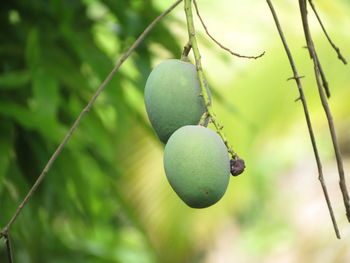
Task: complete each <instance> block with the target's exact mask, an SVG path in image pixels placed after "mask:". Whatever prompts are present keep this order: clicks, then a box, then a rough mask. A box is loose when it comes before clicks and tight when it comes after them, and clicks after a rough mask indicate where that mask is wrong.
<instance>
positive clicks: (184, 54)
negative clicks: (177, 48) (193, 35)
mask: <svg viewBox="0 0 350 263" xmlns="http://www.w3.org/2000/svg"><path fill="white" fill-rule="evenodd" d="M191 48H192V45H191V42H190V41H188V43H187V44H186V45H185V46H184V49H183V51H182V54H181V60H188V54H189V53H190V51H191Z"/></svg>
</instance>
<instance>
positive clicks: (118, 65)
mask: <svg viewBox="0 0 350 263" xmlns="http://www.w3.org/2000/svg"><path fill="white" fill-rule="evenodd" d="M181 2H182V0H177V1H176V2H175V3H174V4H173V5H171V6H170V7H169V8H168V9H167V10H165V11H164V12H163V13H162V14H160V15H159V16H158V17H157V18H156V19H155V20H153V22H152V23H151V24H149V25H148V26H147V27H146V29H145V31H143V32H142V34H141V35H140V36H139V37H138V38H137V40H136V41H135V42H134V44H132V46H131V47H130V48H129V49H128V50H127V52H126V53H125V54H124V55H123V56H122V57H121V58H120V59H119V61H118V62H117V64H116V65H115V66H114V68H113V69H112V71H111V72H110V73H109V74H108V76H107V77H106V79H105V80H104V81H103V82H102V84H101V85H100V86H99V88H98V89H97V91H96V92H95V94H94V95H93V97H92V98H91V100H90V101H89V103H88V104H87V105H86V107H85V108H84V109H83V110H82V111H81V113H80V115H79V116H78V118H77V119H76V120H75V122H74V123H73V125H72V127H71V128H70V129H69V131H68V133H67V134H66V136H65V137H64V139H63V140H62V142H61V143H60V145H59V146H58V147H57V149H56V151H55V152H54V153H53V155H52V156H51V158H50V159H49V161H48V162H47V164H46V165H45V168H44V170H43V171H42V172H41V174H40V175H39V177H38V179H37V180H36V181H35V183H34V185H33V186H32V188H31V189H30V190H29V192H28V193H27V195H26V196H25V198H24V199H23V201H22V202H21V203H20V205H19V207H18V208H17V210H16V212H15V214H14V215H13V217H12V218H11V220H10V221H9V222H8V224H7V225H6V226H5V228H4V229H3V230H2V231H1V233H0V238H1V237H6V236H7V233H8V231H9V229H10V227H11V226H12V224H13V223H14V222H15V221H16V219H17V217H18V216H19V214H20V213H21V212H22V210H23V208H24V206H25V205H26V204H27V202H28V201H29V199H30V198H31V197H32V195H33V194H34V192H35V191H36V189H37V188H38V186H39V185H40V183H41V182H42V181H43V180H44V178H45V176H46V175H47V173H48V172H49V170H50V168H51V166H52V165H53V163H54V162H55V160H56V159H57V157H58V156H59V154H60V153H61V152H62V150H63V148H64V147H65V145H66V144H67V142H68V140H69V139H70V138H71V137H72V135H73V133H74V131H75V130H76V129H77V127H78V126H79V124H80V122H81V120H82V119H83V118H84V116H85V115H86V114H87V113H88V112H89V111H90V109H91V107H92V105H93V104H94V102H95V101H96V99H97V98H98V96H99V95H100V94H101V93H102V92H103V91H104V89H105V88H106V87H107V85H108V83H109V82H110V81H111V80H112V78H113V76H114V75H115V74H116V73H117V72H118V70H119V68H120V67H121V65H122V64H123V63H124V61H125V60H126V59H127V58H128V57H129V56H130V55H131V54H132V52H133V51H134V50H135V49H136V48H137V47H138V46H139V44H140V43H141V42H142V41H143V39H144V38H145V37H146V35H147V34H148V33H149V32H150V31H151V30H152V29H153V27H154V26H155V25H156V24H157V23H158V22H159V21H160V20H161V19H162V18H163V17H164V16H166V15H167V14H169V13H170V12H171V11H172V10H173V9H174V8H175V7H176V6H177V5H179V4H180V3H181Z"/></svg>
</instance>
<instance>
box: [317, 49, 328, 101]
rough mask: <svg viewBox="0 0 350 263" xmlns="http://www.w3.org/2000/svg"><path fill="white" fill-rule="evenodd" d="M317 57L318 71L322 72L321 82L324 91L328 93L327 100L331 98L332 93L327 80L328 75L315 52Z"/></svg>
mask: <svg viewBox="0 0 350 263" xmlns="http://www.w3.org/2000/svg"><path fill="white" fill-rule="evenodd" d="M315 56H316V62H317V66H318V70H319V72H320V76H321V80H322V86H323V88H324V91H325V92H326V95H327V98H330V97H331V92H330V90H329V85H328V81H327V79H326V74H324V71H323V68H322V65H321V62H320V60H319V58H318V56H317V53H316V52H315Z"/></svg>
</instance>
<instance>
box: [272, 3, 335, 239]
mask: <svg viewBox="0 0 350 263" xmlns="http://www.w3.org/2000/svg"><path fill="white" fill-rule="evenodd" d="M266 1H267V4H268V5H269V7H270V10H271V13H272V16H273V19H274V21H275V24H276V27H277V30H278V33H279V35H280V37H281V40H282V43H283V47H284V49H285V51H286V53H287V56H288V59H289V63H290V66H291V68H292V70H293V75H294V76H293V77H292V78H290V79H294V80H295V82H296V84H297V87H298V91H299V95H300V97H299V98H298V100H301V103H302V105H303V109H304V114H305V119H306V124H307V128H308V130H309V135H310V140H311V143H312V148H313V151H314V155H315V159H316V164H317V169H318V179H319V181H320V183H321V186H322V190H323V194H324V197H325V199H326V203H327V206H328V211H329V214H330V216H331V219H332V223H333V228H334V231H335V234H336V236H337V238H339V239H340V233H339V229H338V225H337V221H336V219H335V216H334V212H333V208H332V204H331V201H330V199H329V195H328V191H327V186H326V184H325V181H324V178H323V170H322V163H321V159H320V155H319V152H318V149H317V143H316V139H315V135H314V131H313V128H312V124H311V119H310V114H309V110H308V106H307V102H306V98H305V95H304V91H303V87H302V84H301V80H300V79H301V78H302V77H303V76H299V74H298V71H297V68H296V65H295V63H294V59H293V57H292V53H291V51H290V49H289V47H288V44H287V40H286V38H285V36H284V33H283V30H282V27H281V25H280V22H279V20H278V17H277V14H276V12H275V9H274V7H273V5H272V2H271V1H270V0H266ZM288 80H289V79H288Z"/></svg>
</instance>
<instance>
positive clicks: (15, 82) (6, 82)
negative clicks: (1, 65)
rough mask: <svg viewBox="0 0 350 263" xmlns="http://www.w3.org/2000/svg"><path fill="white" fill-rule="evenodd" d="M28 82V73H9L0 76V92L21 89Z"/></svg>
mask: <svg viewBox="0 0 350 263" xmlns="http://www.w3.org/2000/svg"><path fill="white" fill-rule="evenodd" d="M29 81H30V73H29V72H28V71H10V72H6V73H4V74H1V75H0V90H4V89H15V88H23V87H24V85H25V84H28V83H29Z"/></svg>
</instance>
